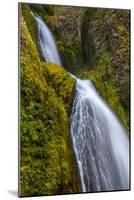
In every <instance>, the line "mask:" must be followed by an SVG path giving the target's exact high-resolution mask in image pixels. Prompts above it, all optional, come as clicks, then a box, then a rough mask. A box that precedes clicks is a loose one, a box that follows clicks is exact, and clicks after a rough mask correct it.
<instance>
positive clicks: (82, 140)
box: [71, 79, 129, 192]
mask: <svg viewBox="0 0 134 200" xmlns="http://www.w3.org/2000/svg"><path fill="white" fill-rule="evenodd" d="M71 135H72V138H73V145H74V151H75V154H76V158H77V161H78V166H79V170H80V171H82V175H81V174H80V176H81V180H82V181H81V182H82V188H83V191H85V192H90V191H110V190H123V189H129V141H128V137H127V134H126V132H125V130H124V129H123V127H122V126H121V124H120V123H119V121H118V120H117V118H116V117H115V115H114V114H113V113H112V111H111V110H110V108H108V106H107V105H106V103H104V101H103V100H102V99H101V97H100V96H99V95H98V93H97V91H96V89H95V88H94V86H93V84H92V83H91V81H88V80H80V79H77V83H76V94H75V99H74V102H73V109H72V114H71Z"/></svg>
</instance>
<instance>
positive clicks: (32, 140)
mask: <svg viewBox="0 0 134 200" xmlns="http://www.w3.org/2000/svg"><path fill="white" fill-rule="evenodd" d="M27 12H29V11H27ZM27 14H29V13H27ZM20 38H21V46H20V75H21V78H20V117H21V119H20V153H21V156H20V191H19V194H20V196H36V195H51V194H62V193H74V192H79V191H80V184H79V177H78V174H77V167H76V164H75V158H74V154H73V151H72V146H71V142H70V135H69V117H68V114H69V104H70V103H71V102H70V99H71V96H72V94H73V89H74V83H75V81H74V79H73V78H72V77H70V76H69V75H68V73H67V72H66V71H65V70H64V69H62V68H60V67H59V66H57V65H54V64H45V63H42V62H41V61H40V60H39V56H38V52H37V49H36V44H35V43H34V39H33V37H32V35H31V34H30V31H29V29H28V22H27V23H26V22H25V20H24V18H23V16H21V17H20ZM53 86H54V87H53ZM67 91H68V92H67Z"/></svg>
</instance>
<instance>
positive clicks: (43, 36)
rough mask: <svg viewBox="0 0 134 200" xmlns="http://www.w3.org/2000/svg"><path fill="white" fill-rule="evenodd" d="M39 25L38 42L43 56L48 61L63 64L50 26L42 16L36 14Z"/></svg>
mask: <svg viewBox="0 0 134 200" xmlns="http://www.w3.org/2000/svg"><path fill="white" fill-rule="evenodd" d="M34 17H35V19H36V21H37V25H38V42H39V46H40V50H41V54H42V57H43V58H44V59H45V60H46V62H52V63H56V64H58V65H62V62H61V59H60V56H59V52H58V49H57V46H56V44H55V40H54V37H53V35H52V33H51V30H50V28H49V27H48V26H47V25H46V24H45V23H44V22H43V21H42V19H41V17H38V16H34Z"/></svg>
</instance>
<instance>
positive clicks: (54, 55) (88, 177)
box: [35, 17, 129, 192]
mask: <svg viewBox="0 0 134 200" xmlns="http://www.w3.org/2000/svg"><path fill="white" fill-rule="evenodd" d="M35 18H36V21H37V25H38V38H39V45H40V49H41V52H42V56H43V57H44V59H45V60H46V61H47V62H53V63H57V64H60V65H61V60H60V56H59V54H58V50H57V47H56V44H55V41H54V38H53V35H52V33H51V31H50V29H49V28H48V26H47V25H46V24H45V23H44V22H43V21H42V19H41V18H40V17H35ZM70 75H71V76H73V77H74V78H75V79H76V77H75V76H74V75H72V74H70ZM70 123H71V136H72V141H73V148H74V152H75V155H76V160H77V164H78V168H79V174H80V179H81V185H82V191H83V192H90V191H91V192H92V191H110V190H123V189H129V140H128V136H127V134H126V132H125V130H124V129H123V127H122V126H121V124H120V122H119V121H118V119H117V118H116V116H115V115H114V114H113V112H112V111H111V110H110V108H109V107H108V105H106V103H105V102H104V101H103V100H102V99H101V97H100V96H99V95H98V93H97V91H96V89H95V88H94V86H93V84H92V83H91V81H88V80H80V79H76V94H75V98H74V102H73V108H72V113H71V120H70Z"/></svg>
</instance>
